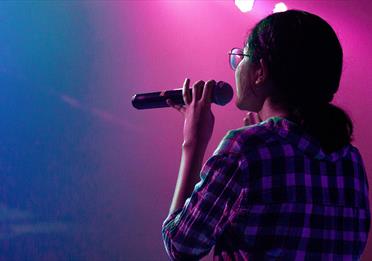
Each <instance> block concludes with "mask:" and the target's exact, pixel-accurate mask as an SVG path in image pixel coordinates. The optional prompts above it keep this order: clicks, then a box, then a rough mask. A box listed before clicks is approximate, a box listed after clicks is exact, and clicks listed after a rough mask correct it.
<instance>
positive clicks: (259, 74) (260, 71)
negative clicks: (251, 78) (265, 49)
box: [255, 58, 268, 86]
mask: <svg viewBox="0 0 372 261" xmlns="http://www.w3.org/2000/svg"><path fill="white" fill-rule="evenodd" d="M267 79H268V68H267V64H266V62H265V61H264V60H263V59H262V58H261V59H260V62H259V63H258V64H257V67H256V69H255V84H256V86H259V85H262V84H263V83H264V82H265V81H266V80H267Z"/></svg>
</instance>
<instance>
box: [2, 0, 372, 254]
mask: <svg viewBox="0 0 372 261" xmlns="http://www.w3.org/2000/svg"><path fill="white" fill-rule="evenodd" d="M275 3H276V2H275V1H269V0H268V1H256V4H255V6H254V9H253V11H252V12H250V13H241V12H240V11H239V10H238V9H237V7H236V6H235V5H234V3H233V1H232V0H231V1H89V2H86V1H80V2H69V1H66V2H53V4H52V3H48V2H37V4H36V5H31V4H25V3H21V2H18V3H17V2H15V3H7V4H2V6H1V8H0V9H2V10H1V11H0V19H2V21H3V22H2V25H0V31H1V30H2V32H3V37H2V39H3V41H4V42H3V43H2V46H0V55H1V56H0V58H1V61H2V62H1V63H0V72H2V73H3V76H2V78H1V83H2V86H6V88H5V87H4V88H3V89H2V91H1V95H0V96H1V101H0V103H1V108H0V109H1V111H2V112H1V116H2V118H3V123H4V125H3V128H2V133H1V136H2V138H3V142H2V143H1V146H2V147H0V150H1V151H0V152H1V155H3V156H2V157H3V161H2V162H0V167H1V168H2V169H1V170H2V173H3V175H4V180H5V181H4V183H3V185H2V186H3V187H2V193H1V194H0V195H1V196H2V197H1V200H2V201H3V202H4V206H7V209H8V210H9V211H10V209H13V210H14V209H17V210H19V211H24V213H32V214H33V216H35V217H38V218H37V219H36V221H35V220H34V221H30V222H31V224H32V225H33V226H34V228H35V230H33V231H36V232H35V234H33V235H35V237H36V236H40V233H41V232H40V230H39V232H37V231H38V230H37V227H36V225H35V224H36V223H40V222H47V221H48V220H49V221H50V220H51V221H53V222H54V223H55V222H60V223H61V224H63V225H64V226H65V228H67V229H65V230H63V229H62V230H58V231H60V232H61V231H62V232H63V233H64V235H67V238H69V239H64V238H63V239H58V240H60V241H58V242H62V243H60V244H63V245H64V247H62V249H64V251H62V250H60V252H58V251H57V252H55V250H54V249H57V248H58V247H53V246H51V245H50V244H49V243H48V244H47V245H46V246H44V245H43V246H44V247H41V246H40V245H38V244H44V243H40V242H43V241H40V240H36V239H35V237H29V238H27V239H25V240H26V242H28V243H27V244H31V245H32V246H31V247H28V248H27V247H26V248H24V247H23V245H22V244H21V243H18V242H19V240H20V239H19V236H18V237H17V236H14V235H13V234H12V233H10V232H9V234H6V235H5V236H4V235H3V237H0V240H3V241H1V246H2V249H3V250H4V249H6V251H8V252H6V251H5V252H4V251H3V253H7V255H8V257H9V256H17V255H18V257H20V258H21V257H22V254H19V252H20V251H21V252H22V251H24V253H25V256H30V255H31V256H35V257H41V258H49V259H50V258H52V259H53V258H55V259H58V258H65V257H66V256H67V255H68V256H70V257H73V259H79V258H82V259H88V260H101V259H103V258H105V259H111V260H112V259H115V260H118V259H119V260H165V259H166V254H165V251H164V248H163V243H162V238H161V232H160V230H161V224H162V221H163V220H164V218H165V217H166V215H167V213H168V209H169V206H170V201H171V197H172V194H173V190H174V186H175V182H176V177H177V174H178V167H179V161H180V156H181V150H180V149H181V144H182V138H183V137H182V127H183V118H182V115H181V114H179V113H178V112H177V111H175V110H172V109H169V108H166V109H156V110H147V111H140V110H136V109H134V108H133V107H132V106H131V97H132V95H134V94H136V93H142V92H151V91H158V90H166V89H175V88H181V87H182V83H183V81H184V79H185V77H189V78H190V79H191V81H192V82H194V81H197V80H208V79H215V80H223V81H226V82H229V83H230V84H231V85H232V86H233V87H234V86H235V83H234V72H233V71H232V70H231V69H230V68H229V64H228V56H227V53H228V51H229V50H230V49H231V48H232V47H242V45H243V42H244V40H245V37H246V36H247V34H248V32H249V30H250V29H251V28H252V27H253V26H254V24H255V23H256V22H258V21H259V20H260V19H262V18H263V17H265V16H266V15H268V14H270V13H271V11H272V9H273V8H274V5H275ZM285 3H286V4H287V5H288V7H289V8H291V9H303V10H306V11H309V12H313V13H315V14H318V15H320V16H321V17H323V18H324V19H325V20H327V21H328V22H329V23H330V24H331V25H332V26H333V28H334V29H335V31H336V32H337V34H338V36H339V38H340V41H341V43H342V46H343V50H344V70H343V76H342V81H341V86H340V90H339V92H338V93H337V95H336V97H335V103H336V104H338V105H340V106H341V107H343V108H344V109H345V110H346V111H347V112H348V113H349V114H350V116H351V117H352V119H353V121H354V126H355V135H354V136H355V142H354V144H355V145H356V146H357V147H358V148H359V149H360V151H361V153H362V156H363V158H364V162H365V165H366V170H367V173H368V175H369V178H371V175H372V174H371V173H372V150H371V148H372V139H371V133H372V126H371V123H370V122H371V115H372V106H371V104H372V90H371V88H370V84H371V82H372V74H371V73H370V72H369V69H370V68H372V54H371V52H370V50H369V49H370V47H371V46H372V38H371V28H372V18H371V12H372V2H371V1H367V0H362V1H351V0H349V1H342V0H328V1H325V0H324V1H303V0H301V1H286V2H285ZM20 24H21V25H22V26H21V25H20ZM12 25H14V26H19V28H18V29H19V30H21V32H22V33H18V32H20V31H17V30H16V29H15V30H13V29H12V28H14V27H12ZM16 28H17V27H16ZM321 59H322V58H321V57H319V63H321V62H322V60H321ZM21 65H22V66H21ZM14 86H17V88H15V87H14ZM234 91H235V90H234ZM212 110H213V112H214V115H215V117H216V123H215V129H214V133H213V136H212V140H211V142H210V144H209V147H208V150H207V153H206V156H205V160H206V159H207V158H208V157H209V156H210V155H211V154H212V152H213V151H214V149H215V148H216V146H217V145H218V143H219V141H220V140H221V138H222V137H223V136H224V135H225V134H226V132H227V131H228V130H230V129H234V128H239V127H241V126H242V124H243V117H244V115H245V113H244V112H243V111H239V110H238V109H237V108H235V106H234V102H231V103H230V104H228V105H226V106H224V107H220V106H216V105H213V107H212ZM9 115H10V116H9ZM26 170H27V171H26ZM26 173H27V174H26ZM25 216H27V215H26V214H25ZM49 221H48V222H49ZM10 223H11V222H10ZM13 225H14V224H13V223H11V224H10V226H13ZM17 231H18V230H17ZM62 232H61V233H62ZM31 234H32V233H31ZM1 235H2V234H1V233H0V236H1ZM21 236H22V235H21ZM4 238H5V239H4ZM71 238H72V239H71ZM17 240H18V241H17ZM22 240H23V239H22ZM22 242H23V241H22ZM48 242H50V240H48ZM56 242H57V241H56ZM71 242H74V244H71V246H70V243H71ZM45 244H46V243H45ZM17 251H18V252H17ZM65 255H66V256H65ZM0 257H1V256H0ZM209 259H210V257H206V258H205V260H209ZM371 259H372V246H371V244H369V245H367V249H366V251H365V254H364V257H363V260H371Z"/></svg>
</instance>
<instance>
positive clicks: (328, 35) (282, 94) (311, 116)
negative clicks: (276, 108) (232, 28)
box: [246, 10, 353, 152]
mask: <svg viewBox="0 0 372 261" xmlns="http://www.w3.org/2000/svg"><path fill="white" fill-rule="evenodd" d="M246 44H247V45H248V46H249V49H248V50H249V51H248V52H249V53H248V54H249V55H250V59H251V61H252V62H253V63H257V62H259V60H260V59H263V60H264V61H265V62H266V63H267V65H268V71H269V77H270V80H271V81H272V83H273V87H274V88H273V92H272V94H271V99H272V102H273V103H274V104H277V105H281V106H283V107H284V108H286V109H287V110H288V112H289V118H290V119H292V120H293V121H295V122H296V123H298V124H300V125H301V126H302V127H303V128H304V129H305V131H306V132H307V133H308V134H310V135H311V136H313V137H315V138H316V139H317V140H318V141H319V142H320V145H321V147H322V149H323V150H325V151H326V152H332V151H335V150H338V149H340V148H342V147H343V146H345V145H346V144H348V143H350V142H351V139H352V132H353V123H352V121H351V119H350V117H349V116H348V115H347V114H346V112H345V111H343V110H342V109H340V108H339V107H337V106H335V105H333V104H330V102H331V101H332V100H333V96H334V94H335V93H336V92H337V90H338V87H339V83H340V78H341V72H342V47H341V44H340V42H339V40H338V38H337V35H336V33H335V32H334V30H333V29H332V27H331V26H330V25H329V24H328V23H327V22H326V21H324V20H323V19H322V18H320V17H319V16H316V15H314V14H310V13H308V12H304V11H298V10H289V11H286V12H281V13H274V14H272V15H269V16H268V17H266V18H265V19H263V20H261V21H260V22H259V23H258V24H257V25H256V26H255V27H254V28H253V30H252V32H251V33H250V35H249V37H248V39H247V43H246Z"/></svg>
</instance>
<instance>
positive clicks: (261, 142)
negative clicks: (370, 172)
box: [215, 118, 370, 260]
mask: <svg viewBox="0 0 372 261" xmlns="http://www.w3.org/2000/svg"><path fill="white" fill-rule="evenodd" d="M238 144H239V145H238ZM216 153H242V154H243V156H242V158H243V159H242V161H244V162H245V164H242V165H245V171H244V174H243V175H242V177H241V180H240V185H241V188H242V189H241V193H240V195H239V199H238V201H239V203H238V205H239V206H238V207H236V208H235V210H234V213H233V216H234V217H233V218H231V222H230V224H229V226H228V227H227V228H226V229H225V232H224V233H223V235H222V236H221V237H220V239H219V240H218V242H217V245H216V247H215V258H216V259H219V258H222V257H224V259H226V257H227V256H230V257H233V256H234V257H235V258H236V257H237V256H240V257H249V260H264V259H265V260H266V259H270V258H273V259H275V260H277V259H278V258H279V259H281V258H282V259H283V260H314V259H317V260H333V259H340V260H358V259H359V258H360V256H361V254H362V252H363V250H364V248H365V245H366V242H367V236H368V231H369V228H370V212H369V202H368V180H367V177H366V173H365V169H364V165H363V161H362V158H361V156H360V154H359V151H358V150H357V149H356V148H355V147H353V146H352V145H348V146H346V147H344V148H343V149H342V150H340V151H337V152H334V153H331V154H325V153H324V152H323V151H322V150H321V148H320V146H319V144H318V143H317V142H316V141H315V140H313V139H312V137H310V136H308V135H306V134H304V133H303V132H302V131H301V129H300V128H298V126H297V125H295V124H294V123H292V122H290V121H288V120H286V119H283V118H271V119H269V120H268V121H265V122H263V123H262V124H260V125H259V126H254V127H253V128H251V129H249V128H242V129H239V130H236V131H233V132H230V133H229V135H228V136H227V141H225V142H223V143H221V146H220V148H219V149H217V151H216ZM231 239H233V242H234V243H233V244H231V242H232V241H231Z"/></svg>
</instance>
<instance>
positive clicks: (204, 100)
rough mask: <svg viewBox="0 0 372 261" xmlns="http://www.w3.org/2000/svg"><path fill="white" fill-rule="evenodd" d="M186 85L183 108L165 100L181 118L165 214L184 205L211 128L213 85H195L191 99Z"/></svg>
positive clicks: (187, 83) (197, 171)
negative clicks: (176, 162)
mask: <svg viewBox="0 0 372 261" xmlns="http://www.w3.org/2000/svg"><path fill="white" fill-rule="evenodd" d="M189 85H190V80H189V79H186V80H185V82H184V85H183V89H182V94H183V100H184V102H185V106H179V105H175V104H173V103H172V101H171V100H167V102H168V104H169V105H170V106H172V107H173V108H175V109H177V110H178V111H179V112H181V113H182V114H183V116H184V118H185V122H184V128H183V136H184V143H183V144H182V156H181V163H180V168H179V173H178V178H177V183H176V188H175V192H174V195H173V199H172V203H171V207H170V210H169V214H172V213H173V212H174V211H175V210H177V209H178V208H181V207H182V206H183V205H184V203H185V201H186V199H187V198H188V197H189V196H190V195H191V193H192V191H193V189H194V186H195V184H196V183H197V182H198V181H199V173H200V170H201V167H202V164H203V158H204V154H205V151H206V148H207V146H208V143H209V140H210V138H211V136H212V132H213V127H214V116H213V113H212V111H211V102H212V92H213V88H214V86H215V85H216V82H215V81H214V80H211V81H208V82H206V83H205V82H204V81H198V82H196V83H195V84H194V85H193V88H192V95H191V92H190V89H189Z"/></svg>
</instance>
